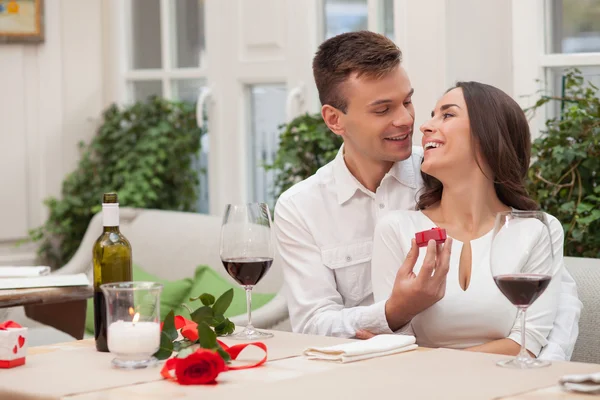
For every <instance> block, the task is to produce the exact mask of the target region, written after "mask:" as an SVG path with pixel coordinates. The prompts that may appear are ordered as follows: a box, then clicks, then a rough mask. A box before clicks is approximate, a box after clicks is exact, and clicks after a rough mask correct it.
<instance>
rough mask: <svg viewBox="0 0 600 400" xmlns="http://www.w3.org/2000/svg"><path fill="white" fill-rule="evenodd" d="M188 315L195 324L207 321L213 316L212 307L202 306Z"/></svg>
mask: <svg viewBox="0 0 600 400" xmlns="http://www.w3.org/2000/svg"><path fill="white" fill-rule="evenodd" d="M190 316H191V317H192V321H194V322H195V323H197V324H199V323H201V322H203V323H207V321H210V320H211V319H212V318H213V316H214V312H213V309H212V308H210V307H208V306H202V307H200V308H198V309H197V310H196V311H194V312H193V313H192V314H191V315H190Z"/></svg>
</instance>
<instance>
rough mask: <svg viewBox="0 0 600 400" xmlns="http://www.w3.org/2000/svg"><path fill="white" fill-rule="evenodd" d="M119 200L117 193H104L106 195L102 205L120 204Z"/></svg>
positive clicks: (103, 197)
mask: <svg viewBox="0 0 600 400" xmlns="http://www.w3.org/2000/svg"><path fill="white" fill-rule="evenodd" d="M118 202H119V200H118V198H117V194H116V193H104V195H103V196H102V203H104V204H107V203H109V204H110V203H118Z"/></svg>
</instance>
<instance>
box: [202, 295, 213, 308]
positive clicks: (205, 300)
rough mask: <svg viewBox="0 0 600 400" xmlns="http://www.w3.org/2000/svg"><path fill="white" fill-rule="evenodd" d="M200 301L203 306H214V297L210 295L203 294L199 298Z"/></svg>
mask: <svg viewBox="0 0 600 400" xmlns="http://www.w3.org/2000/svg"><path fill="white" fill-rule="evenodd" d="M200 301H201V302H202V304H204V305H205V306H212V305H213V304H215V296H213V295H212V294H208V293H204V294H203V295H202V296H200Z"/></svg>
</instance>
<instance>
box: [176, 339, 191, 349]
mask: <svg viewBox="0 0 600 400" xmlns="http://www.w3.org/2000/svg"><path fill="white" fill-rule="evenodd" d="M193 344H194V342H191V341H189V340H187V339H183V340H176V341H174V342H173V351H181V350H183V349H185V348H186V347H189V346H191V345H193Z"/></svg>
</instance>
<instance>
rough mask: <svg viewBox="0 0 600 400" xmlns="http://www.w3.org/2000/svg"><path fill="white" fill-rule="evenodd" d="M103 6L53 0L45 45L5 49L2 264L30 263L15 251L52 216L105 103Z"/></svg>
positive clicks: (0, 150) (0, 104) (0, 115)
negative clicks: (50, 206)
mask: <svg viewBox="0 0 600 400" xmlns="http://www.w3.org/2000/svg"><path fill="white" fill-rule="evenodd" d="M101 16H102V14H101V2H100V1H91V0H51V1H47V2H46V5H45V29H46V32H45V36H46V39H45V42H44V43H42V44H38V45H35V44H27V45H19V44H11V45H8V44H7V45H0V160H1V161H0V163H1V164H0V165H1V168H0V184H1V187H2V190H1V191H0V221H2V222H1V223H0V264H23V263H26V262H31V258H32V250H31V249H30V248H25V249H15V248H14V246H12V244H11V243H12V242H13V241H14V240H15V239H19V238H24V237H26V236H27V232H28V230H29V229H31V228H35V227H37V226H39V225H41V224H42V223H43V222H44V221H45V218H46V215H47V214H46V209H45V206H43V204H42V202H43V199H45V198H46V197H48V196H58V195H59V194H60V189H61V183H62V180H63V179H64V177H65V175H66V174H67V173H69V172H71V171H72V170H73V169H74V168H75V166H76V165H77V161H78V158H79V153H78V147H77V144H78V142H79V141H81V140H85V141H88V140H89V139H90V137H91V136H92V134H93V132H94V129H95V127H96V123H97V121H98V118H99V116H100V114H101V110H102V108H103V106H104V102H103V86H102V81H103V57H102V51H103V47H102V18H101Z"/></svg>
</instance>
